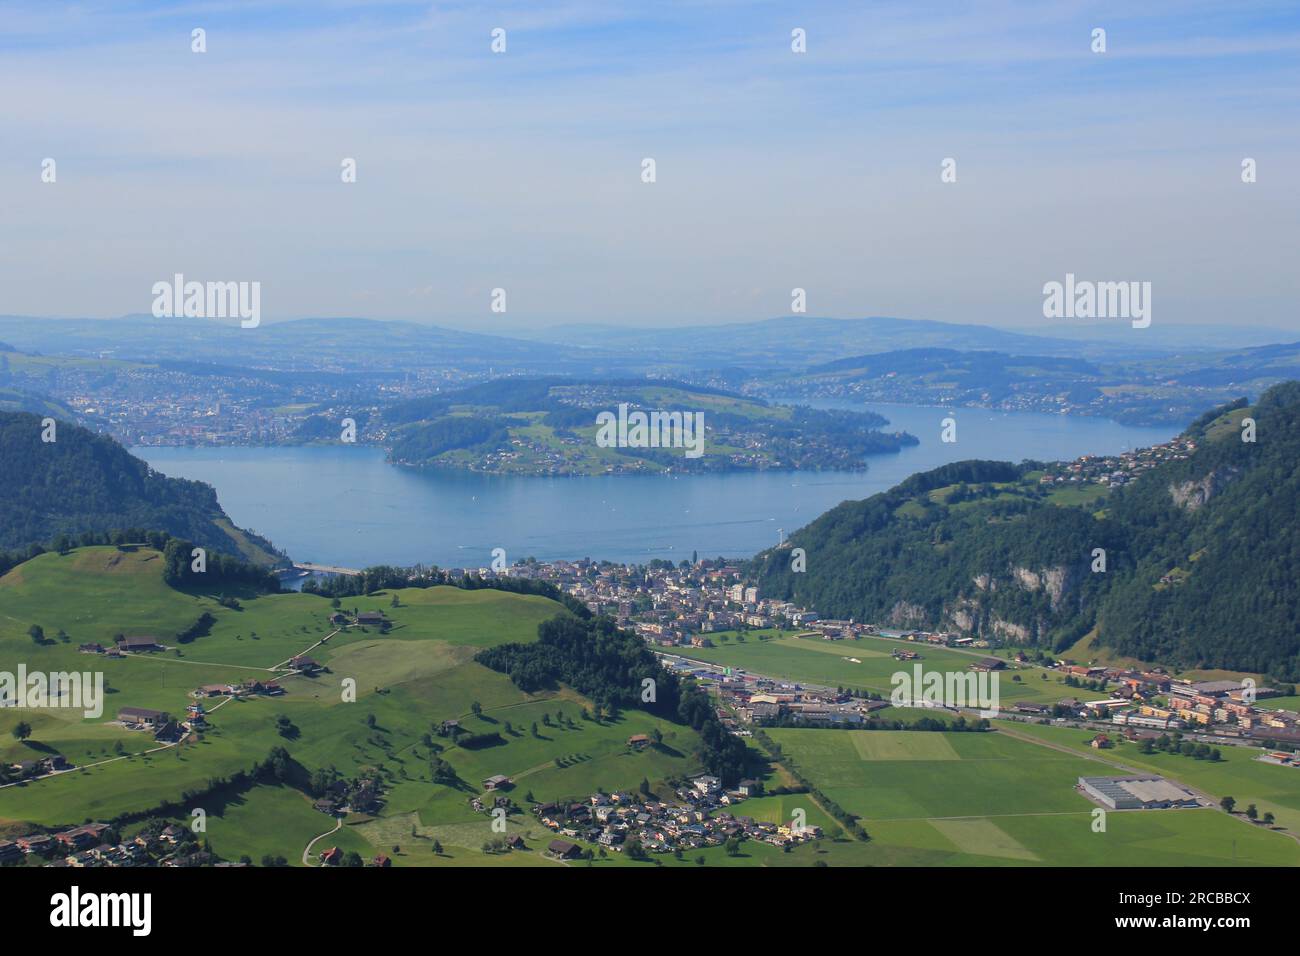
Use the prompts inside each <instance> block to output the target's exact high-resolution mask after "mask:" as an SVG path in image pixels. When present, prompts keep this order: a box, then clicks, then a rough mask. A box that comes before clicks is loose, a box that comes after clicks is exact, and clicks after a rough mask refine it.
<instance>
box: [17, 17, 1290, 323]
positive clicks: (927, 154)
mask: <svg viewBox="0 0 1300 956" xmlns="http://www.w3.org/2000/svg"><path fill="white" fill-rule="evenodd" d="M497 28H501V29H503V30H505V42H506V48H505V51H504V52H501V53H495V52H493V50H492V48H491V44H492V31H493V30H494V29H497ZM1097 28H1101V29H1104V30H1105V31H1106V50H1105V52H1104V53H1098V52H1094V50H1093V45H1094V40H1093V31H1094V30H1095V29H1097ZM195 29H202V30H204V31H205V39H206V52H203V53H195V52H193V51H192V49H191V47H192V31H193V30H195ZM796 29H800V30H803V31H804V34H805V36H806V52H804V53H795V52H793V51H792V49H791V45H792V39H791V37H792V31H793V30H796ZM0 89H3V91H4V92H3V94H2V95H0V216H2V217H3V228H2V229H0V314H20V315H41V316H88V317H108V316H117V315H122V314H127V313H147V312H149V311H150V308H151V304H152V301H153V296H152V292H151V290H152V287H153V284H154V283H155V282H158V281H160V280H170V279H171V277H172V276H173V275H174V274H176V273H181V274H183V275H184V276H185V277H186V279H188V280H198V281H250V282H251V281H256V282H259V283H260V284H261V307H262V314H263V316H264V317H265V320H266V321H276V320H282V319H287V318H294V317H304V316H365V317H370V318H379V319H409V320H416V321H427V322H433V323H437V324H440V325H448V326H453V327H458V328H466V329H473V330H475V331H479V332H488V333H491V332H509V331H512V330H518V329H523V328H528V327H533V326H536V327H545V326H550V325H556V324H563V323H569V322H582V323H590V322H604V323H616V324H624V325H639V326H659V327H665V328H667V327H671V326H678V325H684V324H693V323H718V322H736V321H749V320H754V319H762V318H768V317H773V316H779V315H788V314H790V313H791V305H792V299H791V293H792V290H793V289H795V288H802V289H804V290H806V303H807V304H806V309H807V313H808V314H810V315H818V316H835V317H843V318H850V317H860V316H870V315H890V316H898V317H904V318H918V319H934V320H940V321H947V322H975V323H984V324H991V325H999V326H1006V327H1016V328H1021V329H1024V330H1027V331H1041V332H1044V333H1047V334H1050V333H1051V331H1052V326H1053V323H1060V322H1062V321H1068V320H1063V319H1060V318H1046V317H1044V314H1043V286H1044V284H1045V283H1048V282H1051V281H1063V280H1064V278H1065V276H1066V274H1067V273H1072V274H1074V275H1076V276H1077V277H1079V278H1081V279H1090V280H1095V281H1138V282H1150V283H1151V290H1152V291H1151V315H1152V321H1153V323H1157V324H1165V323H1170V324H1176V323H1214V324H1227V325H1233V326H1241V327H1254V326H1270V327H1278V328H1282V329H1287V330H1291V331H1297V332H1300V312H1298V311H1297V309H1296V307H1295V303H1296V301H1297V298H1298V296H1297V293H1298V292H1300V278H1297V277H1298V276H1300V268H1297V267H1296V262H1295V255H1296V249H1297V246H1298V245H1300V243H1298V242H1297V235H1296V233H1297V229H1298V228H1300V185H1298V182H1300V162H1298V160H1300V5H1297V4H1295V3H1294V2H1251V0H1241V2H1234V3H1230V4H1229V3H1222V2H1217V3H1201V2H1196V0H1189V2H1180V3H1164V2H1161V0H1152V2H1143V3H1141V4H1134V3H1131V2H1122V3H1070V2H1067V3H1040V2H1034V3H1006V2H1003V3H955V2H944V3H935V4H928V3H920V2H901V3H872V2H863V3H847V2H846V3H817V2H800V3H744V2H733V0H718V2H706V0H688V2H676V3H675V2H671V0H661V2H655V3H648V2H642V3H623V2H619V0H591V2H587V0H572V2H558V3H548V2H543V0H528V2H519V3H496V4H493V3H460V2H448V3H400V2H373V3H372V2H350V0H310V2H274V0H270V2H258V3H231V2H193V3H187V2H176V3H146V2H131V0H116V2H95V0H82V2H77V3H63V2H60V0H39V2H31V3H28V2H21V0H19V2H5V3H3V4H0ZM646 158H651V159H653V160H654V162H655V181H654V182H652V183H647V182H644V181H643V175H642V172H643V160H644V159H646ZM949 158H951V159H954V160H955V161H956V181H955V182H943V181H942V180H941V169H942V163H943V162H944V160H945V159H949ZM1246 158H1251V159H1254V160H1255V163H1256V171H1257V181H1255V182H1253V183H1243V182H1242V162H1243V160H1244V159H1246ZM47 159H53V160H54V161H55V167H54V169H55V181H54V182H45V181H43V179H42V173H43V168H44V167H43V163H44V161H45V160H47ZM347 159H352V160H355V162H356V171H357V173H356V182H350V183H348V182H343V181H342V179H343V177H342V175H341V172H342V164H343V163H344V161H345V160H347ZM494 289H504V290H505V292H506V299H505V307H506V311H505V313H504V314H502V313H499V312H493V311H492V308H491V305H492V294H493V290H494ZM498 301H499V300H498Z"/></svg>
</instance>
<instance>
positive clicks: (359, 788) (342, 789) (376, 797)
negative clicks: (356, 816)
mask: <svg viewBox="0 0 1300 956" xmlns="http://www.w3.org/2000/svg"><path fill="white" fill-rule="evenodd" d="M382 797H383V791H382V790H381V789H380V786H379V779H378V778H377V777H373V776H362V777H359V778H358V779H356V780H351V781H349V780H342V779H340V780H335V781H334V782H333V783H332V784H330V786H329V787H328V788H326V791H325V793H324V794H322V795H321V797H320V798H319V799H318V800H316V801H315V802H314V803H313V804H312V806H313V807H315V808H316V809H317V810H319V811H320V812H321V813H328V814H329V815H330V816H342V815H343V814H345V813H377V812H378V811H379V809H380V807H381V806H382V805H383V800H382Z"/></svg>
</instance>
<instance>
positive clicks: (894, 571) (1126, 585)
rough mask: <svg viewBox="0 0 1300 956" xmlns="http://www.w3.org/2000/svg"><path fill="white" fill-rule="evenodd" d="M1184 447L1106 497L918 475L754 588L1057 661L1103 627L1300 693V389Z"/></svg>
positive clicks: (1152, 652)
mask: <svg viewBox="0 0 1300 956" xmlns="http://www.w3.org/2000/svg"><path fill="white" fill-rule="evenodd" d="M1246 417H1250V418H1252V419H1253V420H1254V422H1255V441H1253V442H1251V441H1243V440H1242V435H1243V429H1242V419H1243V418H1246ZM1186 437H1187V438H1188V439H1190V440H1191V441H1192V442H1194V445H1195V447H1194V450H1193V451H1191V452H1190V454H1189V455H1188V456H1187V457H1186V458H1185V459H1183V460H1169V461H1164V462H1162V463H1160V464H1157V465H1155V466H1154V467H1152V468H1151V469H1150V470H1148V471H1145V472H1143V473H1141V475H1140V477H1138V478H1137V479H1136V480H1134V481H1132V482H1130V483H1129V484H1127V485H1125V486H1123V487H1121V488H1117V489H1114V490H1111V491H1110V492H1109V493H1106V492H1105V490H1104V488H1103V487H1101V486H1093V487H1092V492H1095V493H1081V492H1080V490H1079V489H1070V490H1069V491H1067V492H1053V491H1051V490H1049V489H1046V488H1044V487H1042V486H1041V485H1040V483H1039V480H1038V479H1039V477H1040V475H1041V474H1042V467H1043V466H1041V465H1040V464H1038V463H1033V462H1025V463H1022V464H1020V465H1011V464H1007V463H999V462H983V461H968V462H958V463H955V464H952V465H947V466H944V467H942V468H939V469H936V470H934V471H931V472H927V473H925V474H920V475H915V476H913V477H912V478H910V479H908V480H907V481H905V482H903V483H902V484H900V485H899V486H897V487H896V488H894V489H892V490H890V491H888V492H885V493H883V494H879V495H875V496H873V497H871V498H868V499H866V500H865V501H854V502H845V503H844V504H842V505H840V506H839V507H837V508H835V509H833V510H831V511H829V512H827V513H826V514H825V515H823V516H821V517H820V518H818V519H817V520H816V521H814V522H813V523H812V524H810V525H808V526H807V527H806V528H803V529H802V530H800V531H799V532H797V533H795V534H794V535H793V536H792V537H791V539H790V541H789V542H788V543H787V545H786V546H785V547H783V548H780V549H775V550H772V551H768V552H765V553H763V554H761V555H759V556H758V557H757V558H756V559H755V560H756V572H757V574H758V575H759V576H760V579H761V585H762V588H763V590H764V592H765V593H767V594H769V595H772V596H784V597H788V598H790V599H792V600H795V601H798V602H802V603H806V604H809V605H811V606H813V607H815V608H816V609H817V611H818V612H819V613H821V614H822V615H823V616H831V617H854V618H857V619H858V620H867V621H875V622H880V623H883V624H894V625H897V626H916V627H920V626H929V627H940V626H941V627H946V628H953V629H959V630H962V631H966V632H970V633H978V634H986V635H994V636H998V637H1000V638H1002V639H1004V640H1007V641H1009V642H1011V643H1018V644H1027V645H1039V646H1045V647H1050V648H1052V649H1056V650H1060V649H1062V648H1064V647H1067V646H1069V645H1071V644H1073V643H1074V642H1075V641H1077V640H1078V639H1079V638H1080V637H1082V636H1083V635H1085V634H1087V633H1088V632H1090V631H1091V630H1092V629H1093V628H1094V627H1095V628H1096V641H1097V642H1098V643H1099V644H1101V645H1104V646H1108V647H1110V648H1113V649H1114V650H1115V651H1117V652H1119V653H1122V654H1125V655H1131V656H1134V657H1139V658H1142V659H1144V660H1149V661H1160V662H1164V663H1168V664H1172V665H1176V666H1180V667H1196V666H1201V667H1224V668H1231V669H1237V670H1246V671H1252V672H1260V673H1270V674H1273V675H1275V676H1277V677H1279V678H1284V679H1287V680H1294V679H1296V678H1297V677H1298V676H1300V628H1298V626H1297V620H1298V616H1300V535H1298V534H1297V521H1298V519H1300V514H1298V513H1297V512H1298V510H1300V475H1298V474H1297V468H1296V465H1297V462H1300V383H1297V382H1286V383H1283V384H1281V385H1278V386H1275V387H1273V388H1271V389H1270V390H1268V391H1267V392H1266V393H1265V394H1264V395H1263V396H1262V397H1261V399H1260V401H1259V402H1258V403H1257V404H1256V405H1255V406H1253V407H1246V406H1245V405H1244V403H1242V402H1238V403H1234V404H1232V405H1230V406H1226V407H1224V408H1222V409H1217V410H1215V411H1214V412H1211V413H1209V414H1207V415H1205V416H1203V417H1202V418H1201V419H1199V420H1198V421H1197V422H1195V423H1194V424H1193V425H1192V426H1191V427H1190V428H1189V430H1188V432H1187V433H1186ZM792 547H794V548H803V549H805V551H806V554H807V559H806V560H807V570H806V572H803V573H799V572H796V571H794V570H793V569H792V563H793V562H792V554H791V551H790V548H792ZM1097 549H1102V550H1103V551H1104V557H1105V570H1104V571H1103V570H1094V565H1095V564H1096V560H1097V559H1096V555H1097Z"/></svg>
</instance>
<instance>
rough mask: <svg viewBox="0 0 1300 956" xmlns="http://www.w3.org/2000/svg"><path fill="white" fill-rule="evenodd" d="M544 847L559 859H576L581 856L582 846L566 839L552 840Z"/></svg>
mask: <svg viewBox="0 0 1300 956" xmlns="http://www.w3.org/2000/svg"><path fill="white" fill-rule="evenodd" d="M546 849H547V850H549V851H550V852H551V853H552V854H553V855H555V856H558V857H559V858H560V859H561V860H576V859H577V858H578V857H580V856H582V847H580V846H578V844H576V843H570V842H569V841H568V840H552V841H551V842H550V843H548V844H547V846H546Z"/></svg>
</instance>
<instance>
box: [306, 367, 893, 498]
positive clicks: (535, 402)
mask: <svg viewBox="0 0 1300 956" xmlns="http://www.w3.org/2000/svg"><path fill="white" fill-rule="evenodd" d="M622 406H626V409H627V410H630V413H632V414H635V413H638V412H642V413H656V412H662V413H668V414H671V415H675V416H676V417H677V419H678V420H680V421H684V422H686V423H688V424H692V423H696V422H698V421H702V422H703V434H699V435H695V436H694V437H695V438H696V439H698V447H697V448H695V449H694V452H695V453H692V449H691V447H690V443H689V442H687V444H686V445H684V446H679V447H668V446H664V445H660V444H659V443H658V441H657V440H656V441H655V442H654V445H653V446H646V445H645V444H643V443H638V442H637V441H636V440H635V439H632V440H630V441H628V442H626V443H623V442H620V443H619V444H617V445H613V446H611V445H609V444H604V443H602V440H600V438H599V436H600V428H599V427H598V419H599V416H601V415H602V413H604V414H608V415H611V416H613V415H617V414H619V409H620V407H622ZM358 420H359V421H360V419H358ZM884 424H886V420H885V419H884V418H883V417H881V416H880V415H876V414H874V413H870V412H840V411H819V410H816V409H811V408H806V407H802V406H795V407H792V406H786V405H771V404H768V403H767V402H764V401H760V400H757V399H753V398H745V397H743V396H740V395H736V394H733V393H730V392H726V391H722V390H719V389H713V388H706V387H702V386H694V385H687V384H684V383H681V382H672V381H659V380H653V379H613V380H571V379H561V378H541V379H509V380H504V381H496V382H489V383H486V384H483V385H478V386H473V387H470V388H467V389H462V390H460V391H456V392H450V393H446V394H443V395H436V396H433V397H432V398H421V399H414V400H411V401H406V402H399V403H396V404H393V405H390V406H388V407H387V408H385V409H384V410H382V411H381V412H380V414H379V420H378V421H377V422H370V423H369V424H368V427H367V431H366V434H367V437H369V438H370V439H372V440H374V441H377V442H379V443H381V444H385V445H387V446H388V447H389V449H390V458H391V460H392V461H394V462H396V463H398V464H404V465H415V466H437V467H450V468H463V469H467V470H470V471H480V472H495V473H500V474H533V475H542V474H548V475H581V474H626V473H638V474H652V473H658V472H666V471H679V472H681V471H684V472H714V471H737V470H762V469H769V468H780V469H807V470H820V469H846V470H849V469H861V468H865V467H866V465H865V463H864V461H863V459H864V457H865V456H867V455H871V454H882V453H888V452H893V451H897V450H898V449H899V448H901V447H902V446H904V445H907V444H915V442H916V439H915V438H913V437H912V436H910V435H907V434H905V433H887V432H883V431H880V430H879V428H880V426H882V425H884ZM336 433H337V425H336V423H334V422H332V421H329V420H326V419H324V418H318V419H309V420H308V422H307V423H306V424H305V426H304V429H303V432H302V436H303V437H307V438H312V437H320V436H333V435H336ZM629 434H630V432H629Z"/></svg>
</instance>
